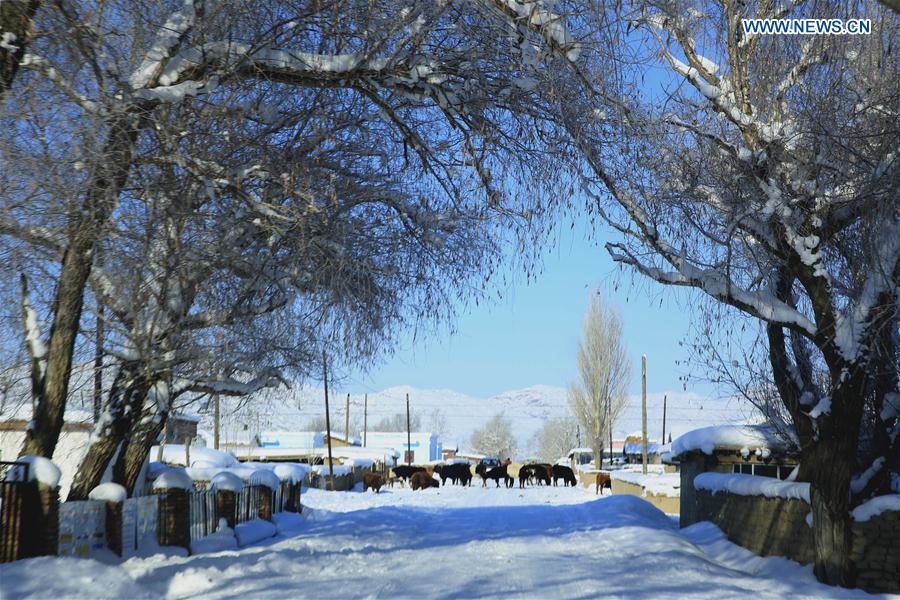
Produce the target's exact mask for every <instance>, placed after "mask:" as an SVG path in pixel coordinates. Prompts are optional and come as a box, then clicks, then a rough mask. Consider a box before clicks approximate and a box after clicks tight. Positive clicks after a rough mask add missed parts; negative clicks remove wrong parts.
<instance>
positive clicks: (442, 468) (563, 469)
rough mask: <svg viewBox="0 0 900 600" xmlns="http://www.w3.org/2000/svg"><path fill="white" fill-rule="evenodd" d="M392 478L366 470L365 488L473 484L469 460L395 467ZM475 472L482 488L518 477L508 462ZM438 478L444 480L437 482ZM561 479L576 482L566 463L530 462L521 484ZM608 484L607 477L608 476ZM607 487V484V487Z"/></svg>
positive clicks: (521, 471)
mask: <svg viewBox="0 0 900 600" xmlns="http://www.w3.org/2000/svg"><path fill="white" fill-rule="evenodd" d="M392 472H393V477H392V478H390V479H386V478H385V476H384V475H380V474H378V473H366V474H364V475H363V491H368V490H369V489H372V490H374V491H375V492H376V493H378V491H379V490H380V489H381V487H382V486H384V485H385V484H386V483H391V484H393V481H394V480H396V481H399V482H401V483H402V484H404V485H409V487H410V488H412V489H413V490H421V489H426V488H430V487H435V488H436V487H440V486H441V485H447V484H448V482H449V483H452V484H454V485H463V486H469V485H472V479H473V475H472V469H471V467H470V466H469V465H468V464H466V463H454V464H448V465H435V466H434V467H421V466H417V465H400V466H397V467H394V468H393V469H392ZM475 474H476V475H478V476H479V477H480V478H481V485H482V487H486V486H487V482H488V480H491V481H493V482H494V484H495V485H496V487H500V485H501V483H502V484H503V485H505V486H506V487H507V488H511V487H513V485H514V484H515V479H514V478H513V477H512V476H510V474H509V472H508V466H507V465H500V466H496V467H489V466H488V465H485V464H478V465H477V466H476V467H475ZM437 477H440V478H441V480H440V482H438V480H437ZM560 480H562V482H563V485H565V486H569V485H572V486H574V485H576V484H577V480H576V479H575V472H574V471H572V469H571V468H570V467H567V466H565V465H551V464H548V463H529V464H526V465H523V466H522V467H521V468H520V469H519V487H520V488H524V487H525V486H526V485H550V484H551V482H552V483H553V485H559V481H560ZM606 484H607V485H608V477H607V479H606ZM604 487H605V486H604ZM600 488H601V481H600V477H599V476H598V478H597V489H598V491H599V490H600Z"/></svg>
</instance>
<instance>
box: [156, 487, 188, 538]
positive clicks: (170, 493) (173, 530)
mask: <svg viewBox="0 0 900 600" xmlns="http://www.w3.org/2000/svg"><path fill="white" fill-rule="evenodd" d="M155 493H156V494H157V495H158V496H159V520H158V521H157V526H156V528H157V529H156V534H157V538H158V541H159V545H160V546H181V547H182V548H188V549H190V547H191V529H190V518H191V516H190V505H189V503H188V493H187V491H185V490H180V489H174V488H166V489H162V490H156V492H155Z"/></svg>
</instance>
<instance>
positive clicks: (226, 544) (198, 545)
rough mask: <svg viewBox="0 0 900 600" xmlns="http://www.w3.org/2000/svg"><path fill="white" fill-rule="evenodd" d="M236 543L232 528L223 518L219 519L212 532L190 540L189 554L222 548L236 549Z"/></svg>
mask: <svg viewBox="0 0 900 600" xmlns="http://www.w3.org/2000/svg"><path fill="white" fill-rule="evenodd" d="M237 549H238V543H237V537H235V534H234V529H232V528H231V527H229V526H228V522H227V521H226V520H225V519H219V526H218V528H217V529H216V532H215V533H212V534H210V535H208V536H206V537H204V538H200V539H199V540H193V541H191V554H204V553H209V552H222V551H223V550H237Z"/></svg>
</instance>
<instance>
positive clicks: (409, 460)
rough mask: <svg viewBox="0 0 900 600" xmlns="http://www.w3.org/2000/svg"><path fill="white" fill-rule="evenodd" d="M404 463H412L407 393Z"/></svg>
mask: <svg viewBox="0 0 900 600" xmlns="http://www.w3.org/2000/svg"><path fill="white" fill-rule="evenodd" d="M406 464H408V465H410V464H412V433H410V431H409V394H407V395H406Z"/></svg>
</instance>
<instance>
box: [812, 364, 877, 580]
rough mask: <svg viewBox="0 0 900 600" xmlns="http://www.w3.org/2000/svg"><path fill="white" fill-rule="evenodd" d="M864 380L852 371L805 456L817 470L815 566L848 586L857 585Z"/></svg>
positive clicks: (819, 422)
mask: <svg viewBox="0 0 900 600" xmlns="http://www.w3.org/2000/svg"><path fill="white" fill-rule="evenodd" d="M838 377H840V376H838ZM836 381H840V379H839V378H838V379H836ZM862 383H863V381H862V378H860V377H859V376H856V377H853V376H851V377H846V380H845V381H844V382H843V383H840V384H838V386H837V387H835V389H834V390H833V394H832V403H831V412H830V413H829V414H828V415H825V416H822V417H819V418H818V419H817V421H816V422H817V425H818V440H817V441H816V442H815V443H814V444H813V445H812V447H811V448H810V449H809V452H807V453H806V455H805V456H804V457H803V458H802V460H803V461H804V462H807V463H808V467H809V469H808V472H809V473H810V475H811V481H810V500H811V501H812V513H813V541H814V544H815V566H814V572H815V575H816V578H817V579H818V580H819V581H821V582H823V583H827V584H829V585H838V586H842V587H852V586H853V585H854V584H855V582H856V569H855V566H854V564H853V562H852V561H851V560H850V551H851V549H852V544H853V536H852V531H851V520H850V478H851V477H852V475H853V472H854V469H855V467H856V446H857V441H858V439H857V438H858V437H859V423H860V418H861V415H862V397H863V396H862V394H863V389H862V388H863V385H862Z"/></svg>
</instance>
